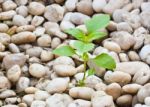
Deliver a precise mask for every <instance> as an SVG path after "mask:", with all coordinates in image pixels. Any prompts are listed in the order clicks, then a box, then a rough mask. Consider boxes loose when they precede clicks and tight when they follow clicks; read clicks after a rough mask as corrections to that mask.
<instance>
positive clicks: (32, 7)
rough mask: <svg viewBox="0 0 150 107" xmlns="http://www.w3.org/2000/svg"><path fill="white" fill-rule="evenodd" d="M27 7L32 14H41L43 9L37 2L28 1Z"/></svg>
mask: <svg viewBox="0 0 150 107" xmlns="http://www.w3.org/2000/svg"><path fill="white" fill-rule="evenodd" d="M28 9H29V13H31V14H32V15H42V14H43V13H44V11H45V6H44V5H43V4H41V3H39V2H30V4H29V7H28Z"/></svg>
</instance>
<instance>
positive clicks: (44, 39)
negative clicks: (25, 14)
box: [37, 34, 51, 47]
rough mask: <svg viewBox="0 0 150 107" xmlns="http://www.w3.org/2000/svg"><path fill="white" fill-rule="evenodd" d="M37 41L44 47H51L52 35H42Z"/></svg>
mask: <svg viewBox="0 0 150 107" xmlns="http://www.w3.org/2000/svg"><path fill="white" fill-rule="evenodd" d="M37 43H38V45H39V46H42V47H49V46H50V45H51V37H50V36H49V35H46V34H45V35H42V36H41V37H39V38H38V39H37Z"/></svg>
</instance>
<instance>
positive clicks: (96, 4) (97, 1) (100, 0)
mask: <svg viewBox="0 0 150 107" xmlns="http://www.w3.org/2000/svg"><path fill="white" fill-rule="evenodd" d="M106 4H107V2H106V0H93V3H92V7H93V9H94V11H96V12H97V13H98V12H101V11H102V10H103V8H104V7H105V6H106Z"/></svg>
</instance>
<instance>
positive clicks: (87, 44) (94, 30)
mask: <svg viewBox="0 0 150 107" xmlns="http://www.w3.org/2000/svg"><path fill="white" fill-rule="evenodd" d="M109 21H110V16H109V15H105V14H101V15H96V16H93V18H92V19H90V20H86V21H85V26H86V29H87V33H84V32H83V31H82V30H80V29H77V28H72V29H68V30H66V31H65V32H66V33H68V34H69V35H72V36H73V37H74V38H76V39H77V40H71V42H70V45H69V46H61V47H59V48H56V49H55V50H54V51H53V53H54V54H56V55H61V56H73V55H75V54H76V55H78V56H79V57H80V58H81V59H82V60H83V62H84V76H83V79H82V80H80V81H78V85H79V86H84V84H85V83H84V81H85V79H86V77H87V76H90V75H94V73H95V70H94V69H91V68H89V69H88V70H87V68H88V67H87V62H88V61H89V60H92V62H93V63H95V64H96V65H97V66H100V67H103V68H106V69H111V70H113V69H114V68H115V67H116V63H115V61H114V59H113V58H112V57H111V56H109V55H108V54H106V53H102V54H100V55H98V56H96V57H94V58H90V54H89V52H90V51H91V50H93V49H94V47H95V44H94V43H92V42H93V41H94V40H96V39H102V38H103V37H104V36H106V33H104V32H100V31H99V30H100V29H101V28H105V27H106V26H107V25H108V24H109Z"/></svg>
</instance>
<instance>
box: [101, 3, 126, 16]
mask: <svg viewBox="0 0 150 107" xmlns="http://www.w3.org/2000/svg"><path fill="white" fill-rule="evenodd" d="M128 2H129V0H126V1H124V0H109V2H108V3H107V5H105V7H104V8H103V12H104V13H107V14H112V13H113V12H114V11H115V10H116V9H120V8H121V7H122V6H124V5H125V4H127V3H128Z"/></svg>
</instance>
